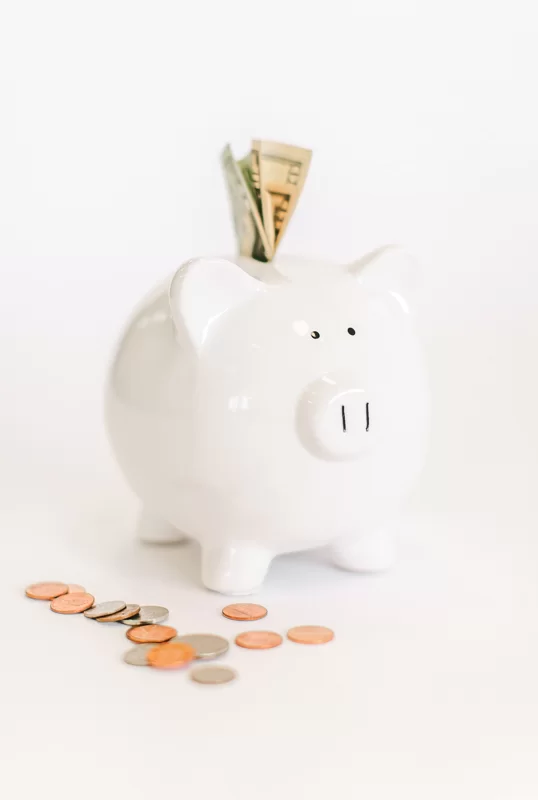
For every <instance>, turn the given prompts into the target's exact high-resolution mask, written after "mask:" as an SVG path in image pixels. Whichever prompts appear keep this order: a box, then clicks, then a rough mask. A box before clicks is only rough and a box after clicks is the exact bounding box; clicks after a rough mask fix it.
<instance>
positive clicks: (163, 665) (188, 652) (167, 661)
mask: <svg viewBox="0 0 538 800" xmlns="http://www.w3.org/2000/svg"><path fill="white" fill-rule="evenodd" d="M195 657H196V651H195V650H194V648H193V647H191V646H190V645H188V644H181V643H180V642H173V643H170V642H166V643H165V644H156V645H155V647H152V648H151V650H149V651H148V653H147V659H148V664H149V666H150V667H156V668H157V669H179V667H184V666H185V665H186V664H189V663H190V662H191V661H192V660H193V658H195Z"/></svg>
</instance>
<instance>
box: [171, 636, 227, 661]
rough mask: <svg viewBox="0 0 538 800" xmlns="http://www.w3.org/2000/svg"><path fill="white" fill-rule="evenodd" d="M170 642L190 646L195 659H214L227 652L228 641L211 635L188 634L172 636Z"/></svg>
mask: <svg viewBox="0 0 538 800" xmlns="http://www.w3.org/2000/svg"><path fill="white" fill-rule="evenodd" d="M171 641H172V642H181V643H182V644H190V646H191V647H194V649H195V650H196V658H216V657H217V656H221V655H222V654H223V653H225V652H226V651H227V650H228V647H229V644H228V640H227V639H224V637H223V636H216V635H215V634H213V633H188V634H186V635H185V636H174V638H173V639H171Z"/></svg>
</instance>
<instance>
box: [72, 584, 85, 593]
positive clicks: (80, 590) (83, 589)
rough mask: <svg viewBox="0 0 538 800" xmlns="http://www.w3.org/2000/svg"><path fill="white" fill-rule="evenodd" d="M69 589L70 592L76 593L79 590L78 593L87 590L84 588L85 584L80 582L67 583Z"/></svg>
mask: <svg viewBox="0 0 538 800" xmlns="http://www.w3.org/2000/svg"><path fill="white" fill-rule="evenodd" d="M67 591H68V592H69V593H70V594H74V592H77V593H78V592H85V591H86V589H85V588H84V586H80V585H79V584H78V583H68V584H67Z"/></svg>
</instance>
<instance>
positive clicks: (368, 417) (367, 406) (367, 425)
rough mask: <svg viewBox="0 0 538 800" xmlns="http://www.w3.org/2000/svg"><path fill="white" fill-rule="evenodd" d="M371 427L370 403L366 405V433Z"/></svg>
mask: <svg viewBox="0 0 538 800" xmlns="http://www.w3.org/2000/svg"><path fill="white" fill-rule="evenodd" d="M369 427H370V403H366V433H368V429H369Z"/></svg>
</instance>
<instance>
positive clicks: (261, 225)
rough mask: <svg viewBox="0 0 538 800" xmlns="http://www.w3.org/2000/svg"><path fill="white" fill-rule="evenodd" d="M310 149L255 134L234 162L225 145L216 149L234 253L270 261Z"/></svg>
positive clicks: (296, 195)
mask: <svg viewBox="0 0 538 800" xmlns="http://www.w3.org/2000/svg"><path fill="white" fill-rule="evenodd" d="M311 157H312V152H311V151H310V150H305V149H304V148H301V147H294V146H292V145H286V144H281V143H279V142H270V141H266V140H263V139H255V140H254V141H253V142H252V149H251V151H250V153H249V154H248V155H246V156H245V157H244V158H243V159H241V160H240V161H235V159H234V157H233V154H232V151H231V148H230V146H229V145H227V146H226V147H225V148H224V151H223V153H222V165H223V169H224V173H225V176H226V182H227V185H228V191H229V195H230V201H231V205H232V211H233V217H234V224H235V230H236V235H237V240H238V243H239V252H240V253H241V255H248V256H251V257H252V258H256V259H257V260H259V261H270V260H271V259H272V258H273V257H274V254H275V252H276V249H277V247H278V245H279V244H280V241H281V239H282V236H283V234H284V231H285V230H286V227H287V225H288V223H289V220H290V218H291V215H292V214H293V212H294V210H295V208H296V206H297V202H298V200H299V197H300V195H301V192H302V190H303V186H304V183H305V180H306V176H307V174H308V168H309V166H310V160H311Z"/></svg>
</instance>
